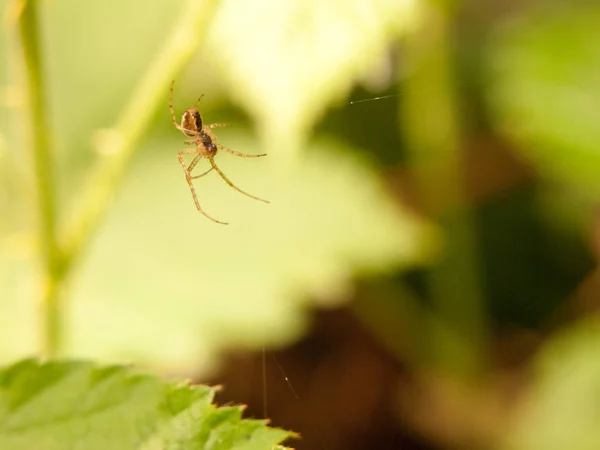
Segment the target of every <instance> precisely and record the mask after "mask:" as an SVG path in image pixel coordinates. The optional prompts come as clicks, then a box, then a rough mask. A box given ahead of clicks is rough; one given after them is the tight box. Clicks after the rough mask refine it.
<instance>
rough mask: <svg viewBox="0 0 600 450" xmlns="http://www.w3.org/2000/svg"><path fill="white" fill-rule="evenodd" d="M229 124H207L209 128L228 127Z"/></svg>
mask: <svg viewBox="0 0 600 450" xmlns="http://www.w3.org/2000/svg"><path fill="white" fill-rule="evenodd" d="M228 126H229V124H228V123H211V124H210V125H207V127H208V128H219V127H228Z"/></svg>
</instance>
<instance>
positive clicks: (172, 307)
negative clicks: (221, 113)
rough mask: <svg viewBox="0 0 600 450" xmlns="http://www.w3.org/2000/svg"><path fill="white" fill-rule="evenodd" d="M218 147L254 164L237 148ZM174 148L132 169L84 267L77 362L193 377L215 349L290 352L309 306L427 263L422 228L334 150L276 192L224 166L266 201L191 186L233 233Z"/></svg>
mask: <svg viewBox="0 0 600 450" xmlns="http://www.w3.org/2000/svg"><path fill="white" fill-rule="evenodd" d="M221 142H223V144H224V145H227V146H229V147H231V148H233V149H236V150H239V151H244V152H247V153H251V154H252V153H261V152H260V147H258V146H257V144H256V141H254V140H253V139H251V138H249V136H248V135H245V134H232V133H231V132H227V133H225V132H224V133H223V134H222V139H221ZM169 145H171V146H172V143H165V142H162V143H160V149H161V151H160V152H151V153H149V155H151V156H149V157H148V158H146V159H144V160H143V161H141V162H140V164H139V165H138V166H137V167H136V170H134V172H133V173H132V177H131V178H130V180H129V182H128V183H127V186H125V189H124V192H123V194H122V196H121V197H120V201H119V202H118V203H117V205H115V209H114V211H113V214H112V216H111V217H112V220H109V223H108V224H107V226H106V227H105V228H104V231H103V232H102V233H101V235H100V236H99V237H98V239H97V240H96V241H95V245H94V248H93V249H92V254H91V257H90V258H89V260H88V261H86V266H85V269H84V270H83V271H82V273H81V276H82V277H81V278H80V280H79V283H78V284H77V285H76V286H75V289H74V295H73V300H72V304H71V307H72V312H71V314H70V319H71V320H70V321H69V323H70V325H69V335H71V336H74V339H73V341H72V342H70V343H69V347H70V349H71V351H72V352H74V353H75V354H76V355H83V356H86V357H91V356H95V357H106V358H114V357H123V356H125V357H127V358H131V357H135V358H140V359H146V358H148V359H150V360H152V361H154V362H159V363H163V364H167V365H169V366H171V367H173V365H175V366H177V367H179V368H182V367H187V368H189V367H191V366H194V365H196V366H197V365H198V364H199V363H200V361H201V360H202V357H203V356H205V357H207V360H208V359H210V358H209V356H210V355H211V354H212V353H213V352H214V351H216V350H218V349H219V348H221V347H222V346H226V345H230V344H234V345H237V346H239V345H248V346H251V347H258V346H261V345H263V344H265V343H267V344H268V343H275V342H277V343H283V342H289V340H291V339H295V338H297V337H298V336H299V334H300V332H302V331H303V330H304V328H305V326H306V320H307V308H306V301H307V300H309V299H312V300H314V301H320V302H321V303H323V304H334V303H336V302H339V301H340V300H342V299H343V298H344V295H345V294H346V292H347V290H348V289H349V288H351V286H352V279H353V277H354V276H356V275H357V274H361V275H365V274H372V273H383V272H387V271H393V270H397V269H398V268H401V267H403V266H407V265H411V264H415V263H416V262H419V261H422V260H423V259H424V258H425V257H426V256H427V253H426V250H428V246H429V245H431V242H429V240H428V239H427V237H428V234H427V233H424V231H425V230H427V228H426V227H425V228H424V227H423V224H422V223H421V222H419V221H418V220H417V219H416V218H415V217H413V216H412V215H411V214H410V213H408V212H407V211H405V210H403V209H402V207H401V206H400V205H398V204H397V202H395V201H394V200H393V199H392V198H391V196H390V194H389V193H388V192H386V189H385V188H384V187H383V185H382V183H381V182H380V181H379V180H378V178H377V175H376V172H375V171H374V170H373V168H371V167H370V165H369V163H368V162H367V161H365V160H364V159H363V158H359V157H358V156H353V153H352V151H351V150H350V149H347V148H344V147H343V146H341V145H340V144H337V143H336V142H335V141H326V140H325V141H319V142H316V143H315V144H314V146H313V148H310V149H308V150H307V152H306V153H303V157H302V158H301V160H300V161H299V166H298V167H297V170H295V171H294V172H293V173H291V174H290V176H289V177H287V178H286V179H285V180H284V181H280V180H275V178H276V177H274V176H270V175H268V172H269V170H272V167H271V166H269V165H268V164H265V162H266V158H260V159H241V158H236V157H234V156H231V155H228V154H227V153H221V154H219V155H218V157H217V159H216V161H217V164H219V166H220V167H221V168H222V170H223V171H224V172H225V173H226V174H227V175H228V176H229V177H230V178H231V179H232V180H233V181H234V182H235V183H236V184H237V185H238V186H240V187H241V188H242V189H245V190H247V191H248V192H251V193H252V194H255V195H258V196H262V197H264V198H267V199H268V200H270V201H271V204H268V205H267V204H263V203H260V202H256V201H254V200H252V199H249V198H247V197H245V196H243V195H240V194H239V193H238V192H236V191H234V190H233V189H231V188H230V187H228V186H227V185H226V184H225V183H223V181H222V180H221V179H220V178H219V177H218V176H216V174H209V175H207V176H206V177H203V178H201V179H199V180H197V181H196V189H197V192H198V195H199V199H200V202H201V204H202V206H203V208H204V209H205V210H206V211H208V212H209V213H210V214H212V215H213V216H214V217H216V218H218V219H222V220H225V221H228V222H230V224H229V225H227V226H224V225H218V224H215V223H213V222H211V221H209V220H208V219H206V218H205V217H204V216H202V215H201V214H199V213H198V212H197V211H196V209H195V207H194V203H193V201H192V198H191V194H190V191H189V189H188V187H187V185H186V183H185V180H184V177H183V175H182V173H181V167H180V166H179V162H178V161H177V158H176V156H175V155H174V154H173V153H171V152H169V151H164V149H165V148H167V149H168V148H169ZM197 170H198V171H199V172H198V173H201V172H202V171H203V170H204V166H201V167H198V169H197ZM210 175H215V176H210ZM107 330H110V333H107Z"/></svg>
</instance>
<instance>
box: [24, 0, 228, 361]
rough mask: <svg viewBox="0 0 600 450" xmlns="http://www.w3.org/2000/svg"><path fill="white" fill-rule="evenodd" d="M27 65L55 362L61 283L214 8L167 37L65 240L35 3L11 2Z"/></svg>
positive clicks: (204, 7) (193, 5) (198, 9)
mask: <svg viewBox="0 0 600 450" xmlns="http://www.w3.org/2000/svg"><path fill="white" fill-rule="evenodd" d="M14 1H15V3H14V5H15V11H18V10H19V8H20V7H21V6H22V7H23V9H22V10H21V12H20V14H18V27H19V35H20V41H21V44H22V52H23V60H24V65H25V74H26V80H25V84H26V85H25V92H26V98H27V101H28V105H27V106H28V107H27V113H28V115H29V117H28V119H29V122H30V135H31V137H32V142H31V145H30V146H31V153H32V159H33V161H34V170H35V174H34V178H35V181H34V183H35V192H36V194H37V209H38V216H39V240H40V245H41V260H42V271H43V272H42V278H43V280H42V300H41V305H42V321H43V332H42V354H43V355H44V356H46V357H54V356H56V355H57V354H59V352H60V349H61V347H62V344H63V339H62V334H63V329H64V327H63V326H62V314H61V311H62V309H63V308H62V303H63V301H64V294H65V283H66V281H67V279H68V277H69V274H70V273H71V272H72V270H71V269H72V266H73V262H74V261H75V260H76V259H77V258H78V257H79V256H81V253H82V251H83V250H84V247H85V245H86V243H87V242H88V241H89V240H90V238H91V235H92V233H93V232H94V230H95V229H96V227H97V226H98V224H99V223H100V221H101V219H102V217H103V216H104V214H105V212H106V210H107V209H108V207H109V205H110V202H111V200H112V198H113V197H114V196H115V193H116V191H117V189H118V187H119V184H120V181H121V179H122V178H123V175H124V174H125V171H126V169H127V166H128V164H129V162H130V160H131V158H132V157H133V155H134V153H135V150H136V148H137V147H136V145H137V143H138V142H139V140H140V138H142V137H143V136H144V134H145V132H146V131H147V129H148V126H149V124H150V120H151V119H152V116H153V114H154V113H155V112H156V109H157V108H158V107H159V106H161V105H163V104H166V99H167V94H168V88H169V83H170V82H171V80H172V79H174V78H175V76H176V75H177V74H178V73H179V72H180V71H181V70H182V68H183V67H184V66H185V64H186V63H187V62H188V61H189V60H190V59H191V57H192V56H193V54H194V52H195V51H196V50H197V48H198V46H199V45H200V44H201V42H202V41H203V37H204V35H205V33H206V30H207V29H208V21H209V18H210V17H211V16H212V10H213V9H214V7H215V6H216V4H217V1H216V0H187V1H186V2H185V4H184V6H183V8H182V12H181V15H180V17H179V19H178V20H177V22H176V24H175V27H174V30H173V32H172V34H171V36H170V37H169V38H168V39H167V41H166V43H165V45H164V47H163V48H162V50H161V51H160V52H159V53H158V56H157V57H156V59H155V60H154V61H153V63H152V64H151V66H150V68H149V69H148V70H147V71H146V73H145V75H144V77H143V78H142V80H141V82H140V83H139V85H138V86H137V88H136V90H135V91H134V93H133V95H132V97H131V99H130V101H129V102H128V103H127V105H126V107H125V108H124V110H123V112H122V114H121V115H120V117H119V119H118V120H117V123H116V125H115V126H114V128H113V129H112V130H110V132H109V133H107V134H106V136H107V138H106V139H105V140H104V141H103V142H102V144H101V149H100V150H101V153H102V154H103V159H102V160H101V161H100V163H99V165H98V167H97V169H96V170H95V172H94V173H93V174H92V177H91V180H90V182H89V184H88V186H87V188H86V189H85V190H84V194H83V198H82V200H81V208H80V209H79V210H78V214H77V215H76V216H75V218H74V220H73V221H72V222H71V224H70V226H69V227H68V228H67V230H66V232H65V233H64V234H62V239H61V240H60V242H64V245H63V246H60V245H59V240H58V238H57V233H56V222H57V221H56V203H55V189H56V185H55V181H54V176H53V160H52V152H51V143H50V138H49V137H50V136H51V132H50V128H49V126H48V122H47V120H46V117H47V116H46V114H45V112H46V111H47V108H46V106H45V103H44V101H45V94H44V86H43V79H42V74H43V73H44V72H43V68H42V52H41V49H40V36H39V17H38V9H39V8H40V5H39V1H36V0H27V1H24V2H23V3H21V1H22V0H14Z"/></svg>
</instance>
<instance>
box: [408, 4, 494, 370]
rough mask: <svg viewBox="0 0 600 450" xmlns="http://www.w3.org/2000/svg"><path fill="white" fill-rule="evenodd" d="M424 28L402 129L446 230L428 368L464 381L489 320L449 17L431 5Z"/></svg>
mask: <svg viewBox="0 0 600 450" xmlns="http://www.w3.org/2000/svg"><path fill="white" fill-rule="evenodd" d="M422 5H423V16H422V20H423V21H422V24H421V26H420V29H419V30H417V31H416V32H415V33H414V34H413V35H411V36H410V37H409V39H408V40H407V52H408V58H409V60H410V63H411V67H414V68H415V71H414V73H413V74H412V75H411V77H409V78H408V79H407V81H406V82H405V88H406V93H405V94H406V95H403V96H402V99H401V103H402V114H401V115H402V118H403V119H402V120H403V122H402V127H403V128H404V132H405V136H406V138H407V142H408V150H409V157H410V169H411V171H412V175H413V177H414V179H415V180H416V182H417V184H418V187H419V192H420V195H421V197H422V202H423V204H424V206H425V207H426V209H427V211H428V214H429V215H430V216H431V217H432V218H434V219H435V220H436V221H437V222H438V223H439V224H440V225H441V227H442V229H443V232H444V239H445V249H444V256H443V258H442V259H441V260H440V261H439V262H438V263H437V264H436V265H435V266H434V267H433V268H432V269H431V270H430V271H429V273H428V289H429V297H430V299H431V301H432V305H433V307H434V309H435V312H436V314H435V316H436V319H435V320H433V319H432V320H431V321H430V323H428V324H426V328H425V329H426V330H428V331H427V334H428V336H427V339H428V340H429V342H430V349H429V352H430V358H431V360H430V361H429V363H430V364H433V365H435V366H437V369H440V370H444V371H447V372H450V373H453V374H454V375H456V376H458V377H459V378H463V379H464V378H472V377H477V375H478V374H480V372H481V369H482V368H483V366H484V365H485V354H486V345H487V342H488V340H487V334H486V333H487V331H486V330H487V326H486V325H487V320H486V316H485V312H484V307H483V299H482V293H481V290H480V286H479V283H480V279H479V275H478V271H477V266H478V264H477V257H476V242H475V227H474V224H473V218H472V215H471V212H470V210H469V205H468V202H467V199H466V197H465V194H464V190H463V187H462V184H463V176H462V164H461V159H462V155H461V139H460V134H461V133H460V123H459V120H458V118H459V117H460V110H459V108H458V107H457V102H456V99H455V93H454V88H453V86H454V84H453V81H452V78H453V77H452V72H453V69H452V63H451V61H452V52H451V34H450V32H449V25H450V16H451V14H449V13H448V11H446V10H443V8H442V6H441V5H440V4H439V3H438V2H434V1H429V2H427V1H425V2H422Z"/></svg>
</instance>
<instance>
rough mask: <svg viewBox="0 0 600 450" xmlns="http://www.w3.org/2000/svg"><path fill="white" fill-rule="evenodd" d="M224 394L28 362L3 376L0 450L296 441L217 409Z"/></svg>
mask: <svg viewBox="0 0 600 450" xmlns="http://www.w3.org/2000/svg"><path fill="white" fill-rule="evenodd" d="M215 392H216V389H215V388H211V387H208V386H193V387H190V386H188V385H187V384H185V383H184V384H173V383H169V384H167V383H164V382H162V381H160V380H159V379H157V378H155V377H153V376H150V375H140V374H135V373H133V372H132V371H131V370H127V369H126V368H124V367H118V366H109V367H97V366H94V365H92V364H89V363H85V362H53V363H45V364H40V363H38V362H37V361H34V360H25V361H22V362H20V363H17V364H15V365H13V366H11V367H8V368H5V369H4V370H2V371H0V448H3V449H10V450H20V449H27V450H30V449H33V448H35V449H37V450H52V449H56V450H63V449H66V448H76V447H77V448H85V449H87V450H93V449H102V450H106V449H111V450H119V449H123V450H125V449H156V450H159V449H167V448H178V449H182V450H183V449H199V448H203V449H208V448H210V449H215V450H216V449H223V450H225V449H227V450H229V449H240V450H241V449H245V450H254V449H256V450H259V449H265V450H271V449H272V448H274V446H275V445H276V444H279V443H281V442H282V441H283V440H284V439H287V438H290V437H293V436H294V434H293V433H290V432H287V431H284V430H280V429H275V428H268V427H266V426H265V421H258V420H242V418H241V415H242V411H243V408H242V407H240V406H234V407H226V408H217V407H216V406H215V405H213V404H212V401H213V397H214V395H215Z"/></svg>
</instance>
